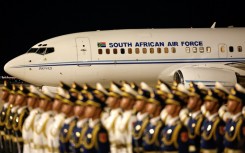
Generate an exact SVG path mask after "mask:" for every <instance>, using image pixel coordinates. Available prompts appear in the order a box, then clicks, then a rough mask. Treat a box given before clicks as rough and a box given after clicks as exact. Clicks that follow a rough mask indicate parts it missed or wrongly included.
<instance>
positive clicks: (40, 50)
mask: <svg viewBox="0 0 245 153" xmlns="http://www.w3.org/2000/svg"><path fill="white" fill-rule="evenodd" d="M53 52H54V48H53V47H47V48H46V47H42V48H30V49H29V50H28V51H27V53H37V54H41V55H45V54H49V53H53Z"/></svg>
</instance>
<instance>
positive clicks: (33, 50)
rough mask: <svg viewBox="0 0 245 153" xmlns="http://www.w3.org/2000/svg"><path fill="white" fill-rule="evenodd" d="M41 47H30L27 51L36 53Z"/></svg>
mask: <svg viewBox="0 0 245 153" xmlns="http://www.w3.org/2000/svg"><path fill="white" fill-rule="evenodd" d="M38 49H39V48H30V49H29V50H28V51H27V52H26V53H36V52H37V50H38Z"/></svg>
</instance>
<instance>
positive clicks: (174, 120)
mask: <svg viewBox="0 0 245 153" xmlns="http://www.w3.org/2000/svg"><path fill="white" fill-rule="evenodd" d="M177 120H179V116H176V117H171V116H169V119H168V123H167V125H170V126H171V125H174V124H175V123H176V121H177Z"/></svg>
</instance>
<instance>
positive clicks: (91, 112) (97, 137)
mask: <svg viewBox="0 0 245 153" xmlns="http://www.w3.org/2000/svg"><path fill="white" fill-rule="evenodd" d="M87 96H88V100H87V102H86V109H85V117H86V118H88V119H89V123H88V126H85V127H83V129H82V132H81V137H82V145H83V149H82V151H83V152H84V153H109V152H110V143H109V139H108V133H107V130H106V129H105V128H104V127H103V125H102V124H101V122H100V115H101V112H102V110H103V108H104V107H105V103H104V102H102V101H101V100H100V99H99V98H97V97H96V96H95V95H94V94H93V93H88V94H87Z"/></svg>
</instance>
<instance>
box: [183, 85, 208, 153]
mask: <svg viewBox="0 0 245 153" xmlns="http://www.w3.org/2000/svg"><path fill="white" fill-rule="evenodd" d="M204 97H205V94H203V93H202V91H201V90H200V89H199V88H198V86H197V85H196V84H195V83H193V82H191V83H190V88H189V101H188V103H187V108H188V109H189V110H190V115H189V119H188V123H187V129H188V136H189V152H190V153H200V141H201V126H202V123H203V121H204V116H203V114H202V112H201V106H202V104H203V100H204Z"/></svg>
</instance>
